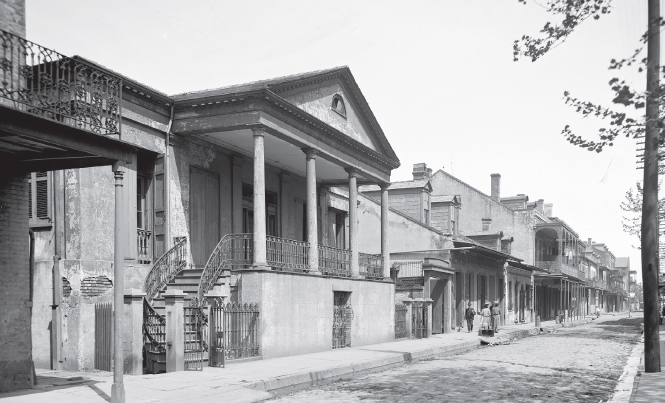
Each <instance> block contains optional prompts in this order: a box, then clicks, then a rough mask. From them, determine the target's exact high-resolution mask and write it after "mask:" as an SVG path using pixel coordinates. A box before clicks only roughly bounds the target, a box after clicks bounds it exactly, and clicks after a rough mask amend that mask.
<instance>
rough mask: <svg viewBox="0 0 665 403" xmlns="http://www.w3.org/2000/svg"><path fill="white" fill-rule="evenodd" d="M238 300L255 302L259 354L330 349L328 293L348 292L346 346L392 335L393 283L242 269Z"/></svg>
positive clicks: (330, 295) (330, 303)
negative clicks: (349, 314) (349, 313)
mask: <svg viewBox="0 0 665 403" xmlns="http://www.w3.org/2000/svg"><path fill="white" fill-rule="evenodd" d="M240 284H241V286H240V300H241V302H258V303H259V304H260V309H261V313H260V318H261V319H260V326H261V330H260V331H261V336H260V337H261V338H260V340H261V349H262V355H263V358H275V357H282V356H287V355H296V354H306V353H313V352H318V351H328V350H331V349H332V329H333V304H334V300H333V292H334V291H343V292H350V293H351V307H352V309H353V321H352V325H351V326H352V327H351V346H352V347H358V346H362V345H367V344H375V343H383V342H388V341H392V340H394V339H395V323H394V315H395V304H394V300H393V298H394V292H395V285H394V284H393V283H391V282H383V281H368V280H351V279H341V278H333V277H323V276H314V275H306V274H294V273H283V272H274V271H265V272H244V273H242V275H241V278H240Z"/></svg>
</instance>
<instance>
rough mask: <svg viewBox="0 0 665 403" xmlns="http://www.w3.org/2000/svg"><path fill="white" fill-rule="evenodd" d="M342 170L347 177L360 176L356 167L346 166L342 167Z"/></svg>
mask: <svg viewBox="0 0 665 403" xmlns="http://www.w3.org/2000/svg"><path fill="white" fill-rule="evenodd" d="M344 170H345V171H346V172H347V173H348V174H349V179H350V178H356V179H357V178H360V173H359V172H358V170H357V169H356V168H353V167H347V168H344Z"/></svg>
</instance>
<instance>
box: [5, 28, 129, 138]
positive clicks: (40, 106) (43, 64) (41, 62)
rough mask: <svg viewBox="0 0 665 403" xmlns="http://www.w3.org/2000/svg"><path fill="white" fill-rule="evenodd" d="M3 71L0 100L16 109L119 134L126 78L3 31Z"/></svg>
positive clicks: (88, 129) (71, 124)
mask: <svg viewBox="0 0 665 403" xmlns="http://www.w3.org/2000/svg"><path fill="white" fill-rule="evenodd" d="M0 75H1V76H2V80H1V83H0V98H4V99H6V100H9V101H10V102H9V104H10V105H12V106H13V107H14V108H15V109H18V110H21V111H24V112H27V113H31V114H33V115H37V116H40V117H43V118H46V119H50V120H55V121H58V122H61V123H64V124H66V125H69V126H73V127H76V128H79V129H82V130H86V131H89V132H92V133H97V134H103V135H109V134H120V130H121V129H120V128H121V124H120V119H121V118H120V111H121V100H122V93H121V91H122V80H121V79H120V78H118V77H116V76H113V75H110V74H108V73H105V72H103V71H101V70H99V69H98V68H96V67H94V66H93V65H92V64H89V63H86V62H85V61H83V60H81V59H72V58H69V57H66V56H64V55H62V54H60V53H58V52H56V51H54V50H52V49H48V48H45V47H43V46H40V45H37V44H36V43H33V42H30V41H28V40H26V39H23V38H21V37H18V36H16V35H13V34H11V33H9V32H6V31H3V30H0ZM0 103H3V104H8V103H7V102H3V101H0Z"/></svg>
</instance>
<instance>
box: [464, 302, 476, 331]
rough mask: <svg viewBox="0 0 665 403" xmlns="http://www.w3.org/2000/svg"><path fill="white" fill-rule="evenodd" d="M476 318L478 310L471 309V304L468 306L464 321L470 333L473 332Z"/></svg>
mask: <svg viewBox="0 0 665 403" xmlns="http://www.w3.org/2000/svg"><path fill="white" fill-rule="evenodd" d="M475 316H476V310H475V309H473V308H472V307H471V302H469V303H468V304H467V308H466V311H465V312H464V319H466V328H467V329H468V331H469V332H471V331H472V330H473V318H474V317H475Z"/></svg>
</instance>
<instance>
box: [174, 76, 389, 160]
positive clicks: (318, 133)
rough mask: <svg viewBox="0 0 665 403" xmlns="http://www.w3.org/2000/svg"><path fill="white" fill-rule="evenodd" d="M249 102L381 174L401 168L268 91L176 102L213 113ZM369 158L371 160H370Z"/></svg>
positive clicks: (179, 109)
mask: <svg viewBox="0 0 665 403" xmlns="http://www.w3.org/2000/svg"><path fill="white" fill-rule="evenodd" d="M248 102H255V103H256V105H255V107H254V108H253V109H254V110H259V111H264V112H268V110H266V109H263V108H261V104H262V105H265V106H267V107H268V108H270V109H271V110H277V111H278V112H280V113H281V114H282V115H283V116H289V117H290V118H291V119H292V120H294V121H296V122H298V123H299V124H294V123H293V122H288V121H287V120H286V119H282V120H284V121H285V122H286V123H289V124H290V125H292V126H294V127H296V128H297V129H299V130H301V131H303V132H305V133H307V134H308V135H310V136H312V137H314V138H315V139H317V140H319V141H321V142H323V143H326V144H328V145H330V146H337V147H336V148H338V149H339V145H342V146H343V147H344V148H342V149H341V151H344V152H346V153H348V154H349V155H351V156H353V157H354V158H356V159H358V160H360V161H363V162H367V163H368V164H369V165H371V166H373V167H374V168H377V169H379V170H381V171H384V172H385V171H390V170H392V169H396V168H398V167H399V165H400V163H399V161H395V160H392V159H390V158H388V157H386V156H384V155H383V154H380V153H379V152H377V151H375V150H372V149H371V148H369V147H367V146H366V145H364V144H362V143H360V142H359V141H356V140H354V139H353V138H351V137H349V136H347V135H346V134H344V133H342V132H341V131H339V130H337V129H335V128H334V127H332V126H330V125H328V124H327V123H325V122H323V121H322V120H320V119H318V118H317V117H315V116H313V115H310V114H309V113H307V112H305V111H303V110H302V109H300V108H298V107H297V106H295V105H293V104H291V103H290V102H288V101H287V100H285V99H284V98H282V97H280V96H279V95H277V94H275V93H274V92H272V91H270V90H267V89H260V90H254V91H249V92H246V93H238V94H230V95H223V96H214V97H205V98H200V99H195V100H193V99H189V100H183V101H178V102H177V103H176V112H188V111H204V110H212V109H214V108H219V107H225V106H230V105H234V104H235V105H239V104H243V103H248ZM176 120H177V118H176ZM331 140H332V141H331ZM367 157H370V158H369V159H368V158H367ZM386 173H389V172H386Z"/></svg>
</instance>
